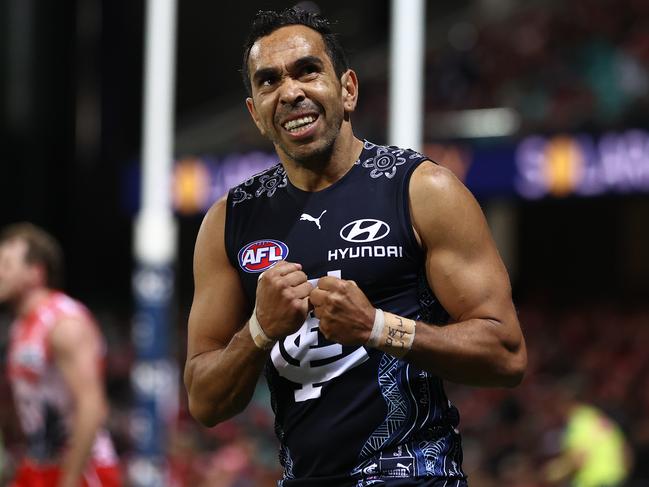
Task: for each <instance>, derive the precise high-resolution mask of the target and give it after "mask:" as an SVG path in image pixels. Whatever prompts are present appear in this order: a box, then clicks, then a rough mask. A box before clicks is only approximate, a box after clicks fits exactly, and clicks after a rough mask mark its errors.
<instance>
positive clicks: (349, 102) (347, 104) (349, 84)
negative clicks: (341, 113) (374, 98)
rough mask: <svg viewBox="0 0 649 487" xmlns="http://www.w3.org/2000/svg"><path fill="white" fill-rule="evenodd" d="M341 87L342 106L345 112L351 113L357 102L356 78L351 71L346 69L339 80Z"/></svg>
mask: <svg viewBox="0 0 649 487" xmlns="http://www.w3.org/2000/svg"><path fill="white" fill-rule="evenodd" d="M340 84H341V85H342V96H343V106H344V108H345V112H347V113H351V112H353V111H354V110H355V109H356V103H357V102H358V78H357V77H356V73H355V72H354V70H353V69H348V70H347V71H345V73H343V75H342V76H341V78H340Z"/></svg>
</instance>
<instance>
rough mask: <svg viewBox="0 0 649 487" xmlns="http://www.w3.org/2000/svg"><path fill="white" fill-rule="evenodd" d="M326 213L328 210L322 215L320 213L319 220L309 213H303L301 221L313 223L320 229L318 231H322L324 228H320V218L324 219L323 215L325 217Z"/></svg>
mask: <svg viewBox="0 0 649 487" xmlns="http://www.w3.org/2000/svg"><path fill="white" fill-rule="evenodd" d="M325 213H327V210H324V211H323V212H322V213H320V216H319V217H318V218H314V217H312V216H311V215H309V214H308V213H302V215H301V216H300V221H302V220H306V221H309V222H313V223H315V224H316V226H317V227H318V230H322V227H321V226H320V218H322V215H324V214H325Z"/></svg>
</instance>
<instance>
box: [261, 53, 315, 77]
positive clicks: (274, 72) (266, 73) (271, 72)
mask: <svg viewBox="0 0 649 487" xmlns="http://www.w3.org/2000/svg"><path fill="white" fill-rule="evenodd" d="M309 65H315V66H317V67H318V68H322V67H323V66H324V62H323V61H322V59H320V58H319V57H318V56H303V57H301V58H299V59H296V60H295V61H294V62H293V64H292V65H291V66H290V67H289V69H290V70H291V71H295V70H299V69H300V68H303V67H304V66H309ZM279 76H280V69H279V68H259V69H258V70H257V71H255V72H254V74H253V75H252V79H253V81H254V82H255V83H259V81H261V80H263V79H266V78H269V77H271V78H272V77H279Z"/></svg>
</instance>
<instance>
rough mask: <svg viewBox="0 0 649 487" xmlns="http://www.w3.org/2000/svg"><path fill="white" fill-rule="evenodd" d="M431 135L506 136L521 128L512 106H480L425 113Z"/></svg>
mask: <svg viewBox="0 0 649 487" xmlns="http://www.w3.org/2000/svg"><path fill="white" fill-rule="evenodd" d="M428 118H429V120H428V124H427V126H428V131H427V135H428V136H429V137H430V138H450V139H475V138H483V137H507V136H511V135H515V134H516V133H517V132H518V129H519V128H520V125H521V121H520V115H519V114H518V113H517V112H516V111H515V110H512V109H511V108H504V107H501V108H480V109H475V110H460V111H456V112H446V113H439V112H435V113H431V114H429V115H428Z"/></svg>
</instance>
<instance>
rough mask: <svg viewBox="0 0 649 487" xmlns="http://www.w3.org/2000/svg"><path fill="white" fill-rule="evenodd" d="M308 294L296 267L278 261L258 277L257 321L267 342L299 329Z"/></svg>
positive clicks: (305, 284) (309, 284)
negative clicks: (267, 339) (268, 339)
mask: <svg viewBox="0 0 649 487" xmlns="http://www.w3.org/2000/svg"><path fill="white" fill-rule="evenodd" d="M312 290H313V286H312V285H311V283H309V282H308V281H307V278H306V274H305V273H304V272H302V266H301V265H300V264H296V263H292V262H286V261H281V262H279V263H278V264H277V265H276V266H274V267H273V268H271V269H268V270H267V271H265V272H263V273H262V274H261V275H260V276H259V283H258V284H257V301H256V307H257V320H258V321H259V324H260V326H261V327H262V329H263V330H264V333H266V335H267V336H268V338H270V339H272V340H278V339H280V338H283V337H285V336H286V335H290V334H291V333H294V332H295V331H297V330H298V329H299V328H300V326H302V324H303V323H304V321H305V320H306V316H307V313H308V311H309V301H308V296H309V294H310V293H311V291H312Z"/></svg>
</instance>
